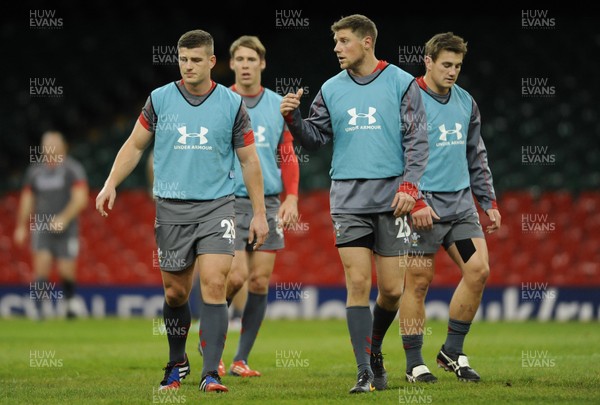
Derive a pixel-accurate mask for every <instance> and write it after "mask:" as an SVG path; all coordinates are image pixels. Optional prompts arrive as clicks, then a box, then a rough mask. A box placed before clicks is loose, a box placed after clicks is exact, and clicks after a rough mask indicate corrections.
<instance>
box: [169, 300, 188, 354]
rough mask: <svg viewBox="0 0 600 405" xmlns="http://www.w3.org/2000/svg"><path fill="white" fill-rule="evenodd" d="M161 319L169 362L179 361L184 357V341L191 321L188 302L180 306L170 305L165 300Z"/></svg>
mask: <svg viewBox="0 0 600 405" xmlns="http://www.w3.org/2000/svg"><path fill="white" fill-rule="evenodd" d="M163 319H164V321H165V329H166V330H167V340H168V341H169V362H171V361H175V362H178V363H179V362H181V361H183V360H184V359H185V343H186V341H187V335H188V331H189V329H190V323H191V321H192V312H191V310H190V304H189V303H188V302H186V303H185V304H183V305H182V306H180V307H170V306H169V305H168V304H167V302H166V301H165V303H164V304H163Z"/></svg>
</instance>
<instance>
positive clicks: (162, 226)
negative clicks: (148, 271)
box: [154, 200, 235, 271]
mask: <svg viewBox="0 0 600 405" xmlns="http://www.w3.org/2000/svg"><path fill="white" fill-rule="evenodd" d="M161 204H162V205H163V207H162V208H164V210H163V211H167V210H168V211H169V213H170V214H172V213H173V212H177V211H178V210H182V209H186V208H185V207H186V206H183V207H181V208H180V207H177V204H182V205H183V204H187V209H189V208H190V204H192V209H194V208H196V209H197V212H202V211H204V212H203V214H205V215H200V217H199V218H198V220H196V221H193V222H192V221H191V218H190V216H189V215H186V216H187V218H186V220H187V221H190V222H191V223H181V224H179V223H161V221H159V219H158V218H157V221H156V223H155V225H154V236H155V238H156V245H157V247H158V249H157V252H156V255H155V258H156V259H157V261H158V264H159V266H160V269H161V270H163V271H181V270H184V269H186V268H188V267H190V266H192V265H193V264H194V261H195V260H196V256H198V255H201V254H227V255H232V256H233V254H234V242H235V214H234V205H233V200H231V201H228V202H225V201H223V203H220V204H218V206H216V207H215V204H214V202H197V203H195V204H196V205H193V204H194V203H189V202H187V203H185V202H182V203H170V202H167V203H166V204H168V205H169V206H167V207H164V204H165V201H164V200H163V201H157V214H159V209H161ZM174 206H175V207H176V208H175V209H173V207H174ZM198 208H199V209H198ZM161 210H162V209H161ZM164 217H165V218H169V215H166V214H165V215H164ZM163 222H164V221H163Z"/></svg>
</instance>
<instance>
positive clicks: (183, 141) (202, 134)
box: [177, 126, 208, 145]
mask: <svg viewBox="0 0 600 405" xmlns="http://www.w3.org/2000/svg"><path fill="white" fill-rule="evenodd" d="M177 131H178V132H179V133H180V134H181V136H180V137H179V139H177V142H179V143H181V144H183V145H187V139H188V138H200V145H204V144H205V143H207V142H208V139H206V134H207V133H208V128H204V127H200V133H189V134H188V133H187V127H186V126H183V127H179V128H177Z"/></svg>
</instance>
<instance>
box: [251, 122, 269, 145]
mask: <svg viewBox="0 0 600 405" xmlns="http://www.w3.org/2000/svg"><path fill="white" fill-rule="evenodd" d="M266 130H267V128H265V127H263V126H262V125H259V126H258V129H257V130H256V132H254V136H255V137H256V142H258V143H263V142H264V141H266V140H267V138H266V137H265V131H266Z"/></svg>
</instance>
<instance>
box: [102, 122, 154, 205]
mask: <svg viewBox="0 0 600 405" xmlns="http://www.w3.org/2000/svg"><path fill="white" fill-rule="evenodd" d="M152 136H153V134H152V132H150V131H148V130H147V129H146V128H144V127H143V125H142V124H141V123H140V121H139V120H138V121H136V123H135V126H134V127H133V130H132V131H131V135H129V138H127V140H126V141H125V143H124V144H123V146H121V149H120V150H119V153H117V157H116V158H115V162H114V163H113V166H112V169H111V170H110V174H109V175H108V178H107V179H106V182H105V183H104V187H102V190H100V193H98V196H97V197H96V209H97V210H98V212H99V213H100V214H101V215H102V216H103V217H106V216H108V213H107V212H106V211H105V210H104V204H105V203H106V201H108V209H109V210H112V208H113V205H114V203H115V198H116V197H117V191H116V188H117V186H118V185H119V184H121V182H123V180H125V178H126V177H127V176H129V174H130V173H131V172H132V171H133V169H134V168H135V167H136V166H137V164H138V163H139V161H140V159H141V157H142V154H143V153H144V150H145V149H146V147H147V146H148V145H149V144H150V141H151V140H152Z"/></svg>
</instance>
